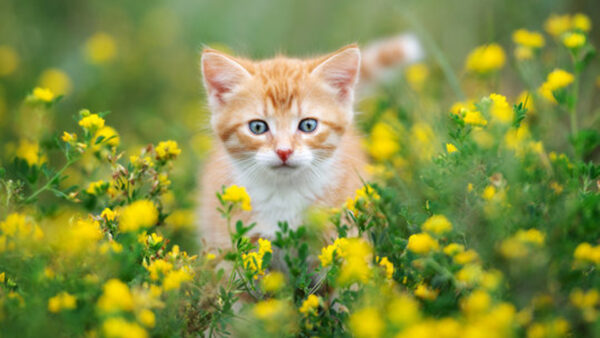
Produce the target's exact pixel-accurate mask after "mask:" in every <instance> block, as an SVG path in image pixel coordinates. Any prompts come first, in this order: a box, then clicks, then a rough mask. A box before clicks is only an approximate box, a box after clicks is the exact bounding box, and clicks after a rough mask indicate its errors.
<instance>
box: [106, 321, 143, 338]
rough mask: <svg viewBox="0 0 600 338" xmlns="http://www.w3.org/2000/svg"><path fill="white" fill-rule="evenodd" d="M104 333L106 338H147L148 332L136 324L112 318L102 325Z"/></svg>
mask: <svg viewBox="0 0 600 338" xmlns="http://www.w3.org/2000/svg"><path fill="white" fill-rule="evenodd" d="M102 332H103V333H104V336H105V337H106V338H147V337H148V332H146V330H144V328H142V327H141V326H139V325H138V324H136V323H131V322H128V321H127V320H125V319H123V318H121V317H112V318H108V319H107V320H105V321H104V323H102Z"/></svg>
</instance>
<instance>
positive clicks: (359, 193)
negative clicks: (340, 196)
mask: <svg viewBox="0 0 600 338" xmlns="http://www.w3.org/2000/svg"><path fill="white" fill-rule="evenodd" d="M379 199H380V196H379V194H378V193H377V191H375V189H373V187H371V186H370V185H368V184H367V185H364V186H363V187H362V188H360V189H356V192H355V196H354V199H352V198H348V199H347V200H346V203H345V204H344V207H346V209H348V210H349V211H350V212H352V213H355V212H356V203H358V202H359V201H368V200H373V201H378V200H379Z"/></svg>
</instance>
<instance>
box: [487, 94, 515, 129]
mask: <svg viewBox="0 0 600 338" xmlns="http://www.w3.org/2000/svg"><path fill="white" fill-rule="evenodd" d="M490 99H491V100H492V106H491V108H490V114H491V115H492V117H493V118H494V120H496V121H498V122H500V123H511V122H512V121H513V118H514V112H513V109H512V107H511V106H510V105H509V104H508V102H506V97H504V96H502V95H498V94H491V95H490Z"/></svg>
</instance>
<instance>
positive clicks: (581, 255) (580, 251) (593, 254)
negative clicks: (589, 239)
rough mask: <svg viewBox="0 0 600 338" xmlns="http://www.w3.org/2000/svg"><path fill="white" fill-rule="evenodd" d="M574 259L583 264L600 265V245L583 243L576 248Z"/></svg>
mask: <svg viewBox="0 0 600 338" xmlns="http://www.w3.org/2000/svg"><path fill="white" fill-rule="evenodd" d="M573 257H574V258H575V259H576V260H578V261H581V262H590V263H595V264H598V265H600V245H596V246H592V245H591V244H589V243H585V242H584V243H581V244H579V245H578V246H577V248H575V252H574V253H573Z"/></svg>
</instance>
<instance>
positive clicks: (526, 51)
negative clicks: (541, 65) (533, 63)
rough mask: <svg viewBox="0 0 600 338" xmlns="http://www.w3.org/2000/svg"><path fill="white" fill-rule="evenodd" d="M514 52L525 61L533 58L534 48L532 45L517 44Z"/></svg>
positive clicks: (517, 57)
mask: <svg viewBox="0 0 600 338" xmlns="http://www.w3.org/2000/svg"><path fill="white" fill-rule="evenodd" d="M514 54H515V58H516V59H517V60H521V61H523V60H531V59H533V49H532V48H531V47H525V46H517V48H515V51H514Z"/></svg>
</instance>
